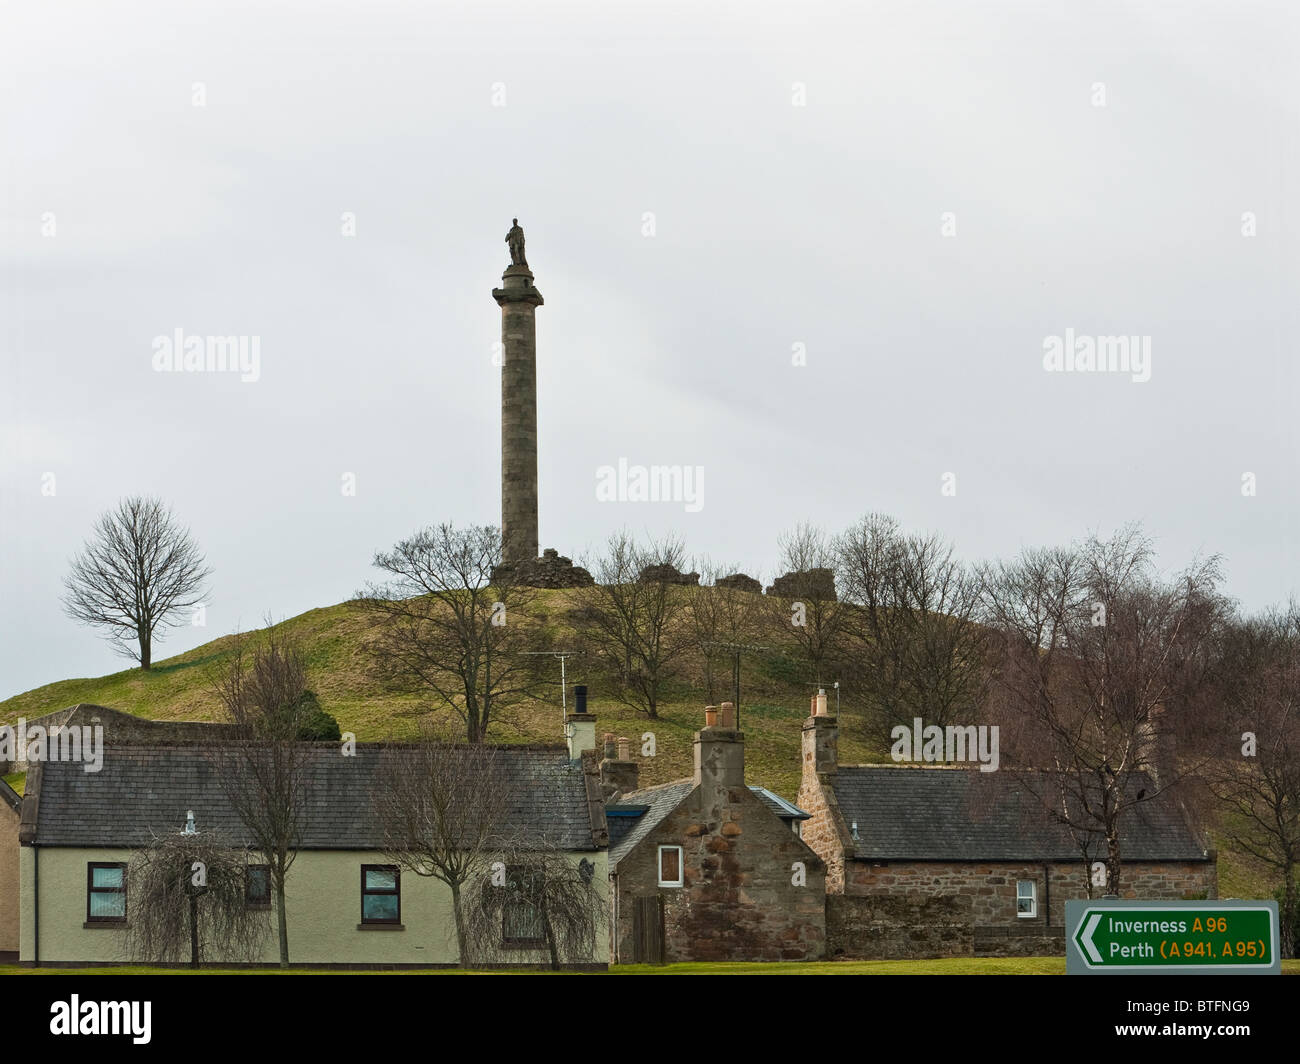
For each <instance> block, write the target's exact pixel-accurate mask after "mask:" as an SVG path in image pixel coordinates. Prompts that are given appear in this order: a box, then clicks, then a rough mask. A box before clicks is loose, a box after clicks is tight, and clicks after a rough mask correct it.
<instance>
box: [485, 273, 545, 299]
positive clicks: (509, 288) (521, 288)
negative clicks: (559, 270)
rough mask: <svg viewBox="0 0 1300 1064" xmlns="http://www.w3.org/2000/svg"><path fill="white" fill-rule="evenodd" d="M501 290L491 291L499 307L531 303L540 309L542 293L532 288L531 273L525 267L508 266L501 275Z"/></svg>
mask: <svg viewBox="0 0 1300 1064" xmlns="http://www.w3.org/2000/svg"><path fill="white" fill-rule="evenodd" d="M501 283H502V284H503V285H504V286H505V287H503V288H494V289H492V298H493V299H495V300H496V301H497V303H499V304H500V305H501V306H505V305H506V304H507V303H531V304H532V305H533V306H535V307H540V306H541V305H542V303H543V300H542V293H541V292H539V291H538V290H537V289H536V288H534V287H533V272H532V270H530V269H529V268H528V267H527V266H508V267H506V272H505V273H503V274H502V275H501Z"/></svg>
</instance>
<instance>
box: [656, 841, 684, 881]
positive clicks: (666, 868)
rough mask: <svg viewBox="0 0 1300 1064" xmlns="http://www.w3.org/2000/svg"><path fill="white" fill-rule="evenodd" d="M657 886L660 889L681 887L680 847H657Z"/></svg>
mask: <svg viewBox="0 0 1300 1064" xmlns="http://www.w3.org/2000/svg"><path fill="white" fill-rule="evenodd" d="M659 885H660V886H661V887H680V886H681V885H682V848H681V847H680V846H660V847H659Z"/></svg>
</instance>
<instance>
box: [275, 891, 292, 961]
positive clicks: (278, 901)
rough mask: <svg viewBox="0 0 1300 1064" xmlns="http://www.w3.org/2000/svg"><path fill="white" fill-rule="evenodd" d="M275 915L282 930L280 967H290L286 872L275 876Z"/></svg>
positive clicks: (280, 930)
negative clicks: (285, 898)
mask: <svg viewBox="0 0 1300 1064" xmlns="http://www.w3.org/2000/svg"><path fill="white" fill-rule="evenodd" d="M275 916H276V925H277V927H278V928H279V932H280V967H281V968H288V967H289V916H288V914H287V913H286V912H285V909H284V874H283V873H281V874H280V875H278V876H276V877H275Z"/></svg>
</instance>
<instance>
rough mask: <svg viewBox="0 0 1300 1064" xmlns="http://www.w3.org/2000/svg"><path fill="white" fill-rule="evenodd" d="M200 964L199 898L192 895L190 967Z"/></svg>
mask: <svg viewBox="0 0 1300 1064" xmlns="http://www.w3.org/2000/svg"><path fill="white" fill-rule="evenodd" d="M198 966H199V898H198V895H197V894H191V895H190V967H191V968H197V967H198Z"/></svg>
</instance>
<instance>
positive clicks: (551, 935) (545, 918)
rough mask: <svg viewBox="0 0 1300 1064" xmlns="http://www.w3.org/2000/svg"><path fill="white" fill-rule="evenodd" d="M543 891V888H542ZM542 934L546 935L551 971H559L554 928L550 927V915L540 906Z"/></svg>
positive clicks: (558, 955)
mask: <svg viewBox="0 0 1300 1064" xmlns="http://www.w3.org/2000/svg"><path fill="white" fill-rule="evenodd" d="M543 889H544V888H543ZM542 932H543V934H545V935H546V948H547V949H548V950H550V953H551V971H554V972H558V971H559V970H560V951H559V949H558V947H557V946H556V944H555V928H553V927H552V926H551V914H550V913H549V912H547V910H546V906H545V904H543V905H542Z"/></svg>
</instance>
